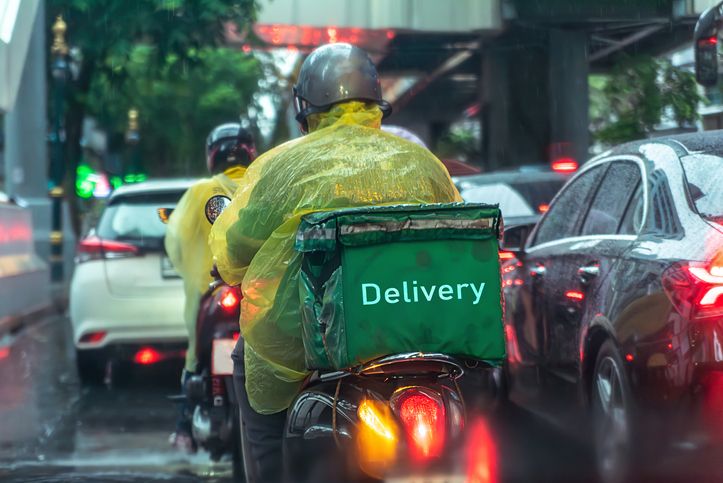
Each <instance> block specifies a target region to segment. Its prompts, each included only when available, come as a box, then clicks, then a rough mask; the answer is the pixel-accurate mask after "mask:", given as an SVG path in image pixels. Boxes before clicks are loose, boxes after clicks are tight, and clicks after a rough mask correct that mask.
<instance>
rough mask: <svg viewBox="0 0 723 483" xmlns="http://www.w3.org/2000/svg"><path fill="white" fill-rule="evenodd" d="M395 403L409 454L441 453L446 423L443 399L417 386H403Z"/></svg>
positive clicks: (415, 456) (420, 458)
mask: <svg viewBox="0 0 723 483" xmlns="http://www.w3.org/2000/svg"><path fill="white" fill-rule="evenodd" d="M396 407H397V413H398V415H399V419H400V420H401V421H402V423H403V426H404V429H405V430H406V433H407V441H408V442H409V448H410V452H411V456H412V458H413V459H415V460H417V461H423V460H428V459H430V458H434V457H437V456H440V455H441V454H442V451H443V449H444V440H445V432H446V427H447V425H446V420H445V411H444V403H443V402H442V400H441V399H439V398H438V397H435V396H432V395H430V394H427V393H426V392H423V391H420V390H419V389H414V388H412V389H405V390H404V391H403V392H402V393H400V395H399V396H398V398H397V400H396Z"/></svg>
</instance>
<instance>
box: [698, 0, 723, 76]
mask: <svg viewBox="0 0 723 483" xmlns="http://www.w3.org/2000/svg"><path fill="white" fill-rule="evenodd" d="M722 13H723V2H721V3H719V4H718V5H716V6H715V7H711V8H709V9H708V10H706V11H705V12H703V13H702V14H701V16H700V18H699V19H698V23H696V24H695V32H694V33H693V47H694V50H695V78H696V80H697V81H698V83H699V84H701V85H703V86H706V87H712V86H715V85H716V84H718V70H719V69H718V34H719V32H720V30H721V24H722V20H721V17H722V16H723V15H722Z"/></svg>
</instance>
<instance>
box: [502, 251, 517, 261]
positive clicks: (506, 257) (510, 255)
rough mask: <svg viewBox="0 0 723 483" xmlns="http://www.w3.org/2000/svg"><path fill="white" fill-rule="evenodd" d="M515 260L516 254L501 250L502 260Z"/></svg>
mask: <svg viewBox="0 0 723 483" xmlns="http://www.w3.org/2000/svg"><path fill="white" fill-rule="evenodd" d="M513 258H515V254H514V253H513V252H507V251H504V250H500V260H512V259H513Z"/></svg>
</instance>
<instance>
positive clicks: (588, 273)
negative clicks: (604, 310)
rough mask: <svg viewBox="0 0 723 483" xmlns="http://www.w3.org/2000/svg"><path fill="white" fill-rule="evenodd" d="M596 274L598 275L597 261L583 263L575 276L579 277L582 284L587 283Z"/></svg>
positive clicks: (598, 266)
mask: <svg viewBox="0 0 723 483" xmlns="http://www.w3.org/2000/svg"><path fill="white" fill-rule="evenodd" d="M598 275H600V264H599V263H598V262H594V263H590V264H588V265H583V266H582V267H580V268H578V269H577V276H578V277H580V282H582V284H583V285H587V284H589V283H590V282H592V280H593V279H594V278H595V277H597V276H598Z"/></svg>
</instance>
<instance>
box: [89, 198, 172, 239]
mask: <svg viewBox="0 0 723 483" xmlns="http://www.w3.org/2000/svg"><path fill="white" fill-rule="evenodd" d="M182 195H183V191H174V192H164V193H153V194H149V193H144V194H137V195H130V196H121V197H118V198H115V199H113V200H112V201H111V203H110V205H108V207H107V208H106V209H105V211H104V212H103V216H102V217H101V219H100V222H99V223H98V228H97V230H96V233H97V235H98V236H99V237H100V238H103V239H106V240H122V241H132V242H137V243H140V244H148V245H160V243H162V240H163V237H164V236H165V234H166V225H164V224H163V222H162V221H161V220H160V218H159V217H158V211H157V210H158V208H173V207H175V206H176V204H177V203H178V200H179V199H180V198H181V196H182Z"/></svg>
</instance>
